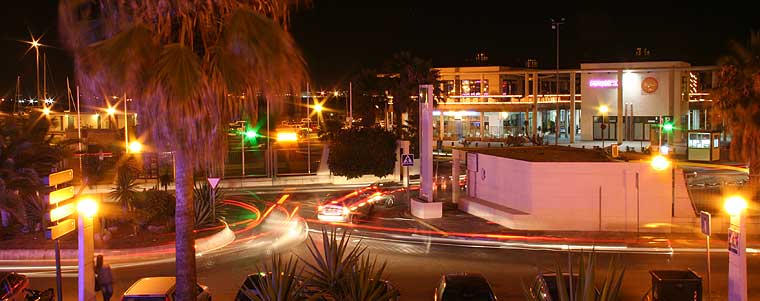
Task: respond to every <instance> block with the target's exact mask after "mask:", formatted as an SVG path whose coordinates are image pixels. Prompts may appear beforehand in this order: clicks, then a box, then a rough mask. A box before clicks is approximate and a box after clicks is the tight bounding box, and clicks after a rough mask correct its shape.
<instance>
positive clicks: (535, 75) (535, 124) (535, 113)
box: [533, 72, 539, 137]
mask: <svg viewBox="0 0 760 301" xmlns="http://www.w3.org/2000/svg"><path fill="white" fill-rule="evenodd" d="M538 123H539V120H538V73H537V72H534V73H533V137H536V135H537V134H538Z"/></svg>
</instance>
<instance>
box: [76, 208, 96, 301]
mask: <svg viewBox="0 0 760 301" xmlns="http://www.w3.org/2000/svg"><path fill="white" fill-rule="evenodd" d="M92 219H93V218H92V217H86V216H84V214H81V213H80V214H79V217H78V218H77V243H78V245H79V248H78V249H77V261H78V262H77V266H78V274H79V276H78V277H77V292H78V294H77V295H78V296H79V301H95V275H94V273H95V268H94V267H93V261H94V260H95V240H94V236H95V235H94V226H93V223H92Z"/></svg>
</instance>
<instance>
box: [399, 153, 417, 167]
mask: <svg viewBox="0 0 760 301" xmlns="http://www.w3.org/2000/svg"><path fill="white" fill-rule="evenodd" d="M401 166H414V154H401Z"/></svg>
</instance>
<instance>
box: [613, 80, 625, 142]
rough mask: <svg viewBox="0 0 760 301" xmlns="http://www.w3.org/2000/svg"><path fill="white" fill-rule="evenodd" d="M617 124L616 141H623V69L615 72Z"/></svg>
mask: <svg viewBox="0 0 760 301" xmlns="http://www.w3.org/2000/svg"><path fill="white" fill-rule="evenodd" d="M617 82H618V88H617V126H616V127H615V129H616V131H615V133H616V134H617V143H618V144H620V143H623V70H618V72H617Z"/></svg>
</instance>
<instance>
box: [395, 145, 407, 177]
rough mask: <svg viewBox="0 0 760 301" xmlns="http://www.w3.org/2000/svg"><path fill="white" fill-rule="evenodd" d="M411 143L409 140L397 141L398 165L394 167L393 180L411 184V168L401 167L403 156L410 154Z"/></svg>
mask: <svg viewBox="0 0 760 301" xmlns="http://www.w3.org/2000/svg"><path fill="white" fill-rule="evenodd" d="M409 146H410V142H409V141H407V140H396V164H395V166H394V167H393V178H394V179H395V180H396V181H398V182H404V184H407V185H408V183H409V168H405V167H403V166H401V160H402V158H401V154H409V153H410V152H409V149H410V147H409Z"/></svg>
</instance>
